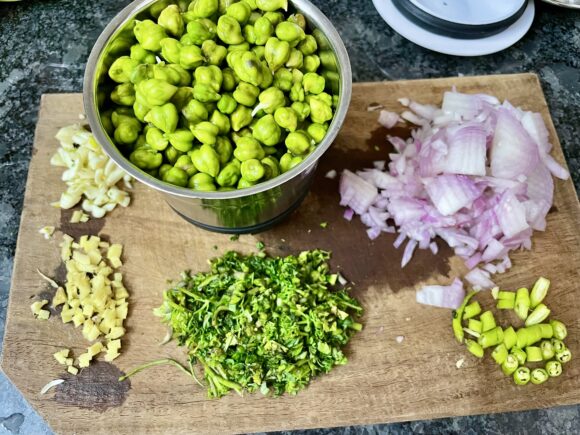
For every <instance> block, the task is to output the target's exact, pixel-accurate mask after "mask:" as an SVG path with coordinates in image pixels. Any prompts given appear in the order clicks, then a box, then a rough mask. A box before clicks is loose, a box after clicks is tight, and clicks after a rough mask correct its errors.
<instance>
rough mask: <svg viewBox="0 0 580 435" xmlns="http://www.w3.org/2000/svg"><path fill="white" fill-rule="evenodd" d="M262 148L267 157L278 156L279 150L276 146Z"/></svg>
mask: <svg viewBox="0 0 580 435" xmlns="http://www.w3.org/2000/svg"><path fill="white" fill-rule="evenodd" d="M262 148H264V152H265V153H266V157H267V156H274V155H276V154H278V148H276V147H275V146H263V147H262Z"/></svg>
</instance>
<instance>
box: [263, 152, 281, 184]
mask: <svg viewBox="0 0 580 435" xmlns="http://www.w3.org/2000/svg"><path fill="white" fill-rule="evenodd" d="M262 165H263V166H264V179H265V180H271V179H272V178H276V177H277V176H278V175H280V165H279V164H278V161H277V160H276V158H275V157H272V156H268V157H265V158H263V159H262Z"/></svg>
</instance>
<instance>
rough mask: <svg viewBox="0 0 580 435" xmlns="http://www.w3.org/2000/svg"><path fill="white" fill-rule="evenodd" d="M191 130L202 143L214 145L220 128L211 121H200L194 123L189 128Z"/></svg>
mask: <svg viewBox="0 0 580 435" xmlns="http://www.w3.org/2000/svg"><path fill="white" fill-rule="evenodd" d="M191 132H192V133H193V135H194V136H195V138H196V139H197V140H198V141H200V142H201V143H202V144H206V145H214V144H215V143H216V140H217V135H218V134H219V132H220V130H219V128H218V127H217V126H215V125H213V124H212V123H211V122H208V121H202V122H200V123H198V124H196V125H195V126H194V127H193V128H192V129H191ZM194 163H195V161H194ZM196 166H197V165H196ZM212 176H213V175H212Z"/></svg>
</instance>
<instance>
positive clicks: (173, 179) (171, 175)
mask: <svg viewBox="0 0 580 435" xmlns="http://www.w3.org/2000/svg"><path fill="white" fill-rule="evenodd" d="M162 179H163V181H165V182H166V183H170V184H175V185H176V186H180V187H185V186H187V182H188V180H189V177H188V176H187V172H185V171H184V170H183V169H181V168H178V167H176V166H174V167H173V168H171V169H169V170H168V171H166V172H165V173H164V174H163V178H162Z"/></svg>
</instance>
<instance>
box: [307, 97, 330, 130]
mask: <svg viewBox="0 0 580 435" xmlns="http://www.w3.org/2000/svg"><path fill="white" fill-rule="evenodd" d="M309 104H310V119H312V122H317V123H319V124H324V123H325V122H326V121H330V120H331V119H332V107H331V104H332V100H331V103H330V104H327V103H326V102H325V101H323V100H322V99H319V98H310V101H309Z"/></svg>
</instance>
